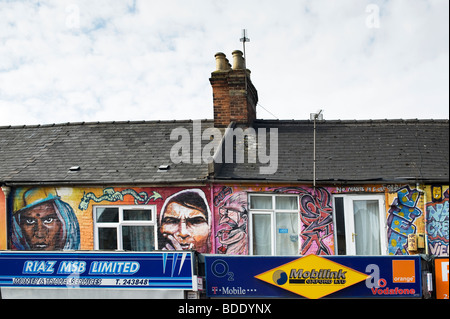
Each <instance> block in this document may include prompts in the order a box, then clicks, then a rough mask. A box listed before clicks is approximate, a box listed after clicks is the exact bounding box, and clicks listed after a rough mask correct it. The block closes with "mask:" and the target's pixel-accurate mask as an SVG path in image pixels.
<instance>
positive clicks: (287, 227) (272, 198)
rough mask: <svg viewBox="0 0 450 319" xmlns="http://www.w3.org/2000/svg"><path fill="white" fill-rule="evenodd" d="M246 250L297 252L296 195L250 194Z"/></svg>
mask: <svg viewBox="0 0 450 319" xmlns="http://www.w3.org/2000/svg"><path fill="white" fill-rule="evenodd" d="M249 201H250V253H251V254H253V255H298V253H299V233H298V230H299V211H298V196H291V195H266V194H264V195H263V194H252V195H250V200H249Z"/></svg>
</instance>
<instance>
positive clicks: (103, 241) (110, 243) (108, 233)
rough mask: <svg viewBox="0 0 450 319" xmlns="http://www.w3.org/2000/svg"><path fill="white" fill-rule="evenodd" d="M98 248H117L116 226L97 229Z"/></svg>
mask: <svg viewBox="0 0 450 319" xmlns="http://www.w3.org/2000/svg"><path fill="white" fill-rule="evenodd" d="M98 249H105V250H109V249H117V228H99V229H98Z"/></svg>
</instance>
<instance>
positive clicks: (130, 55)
mask: <svg viewBox="0 0 450 319" xmlns="http://www.w3.org/2000/svg"><path fill="white" fill-rule="evenodd" d="M243 28H246V29H247V31H248V37H249V38H250V42H249V43H247V44H246V53H247V67H248V68H249V69H250V70H251V71H252V73H251V74H252V75H251V78H252V81H253V84H254V85H255V87H256V88H257V90H258V95H259V103H260V105H262V107H264V108H265V109H267V110H269V111H270V112H271V113H273V114H274V115H275V116H276V117H277V118H279V119H299V120H304V119H308V118H309V113H312V112H315V111H317V110H318V109H323V110H324V118H325V119H330V120H331V119H385V118H389V119H400V118H401V119H413V118H419V119H430V118H433V119H442V118H444V119H448V118H449V89H448V88H449V1H448V0H403V1H401V0H390V1H387V0H385V1H381V0H380V1H378V0H372V1H368V0H339V1H335V0H303V1H299V0H267V1H265V0H259V1H258V0H244V1H243V0H237V1H234V0H222V1H219V0H164V1H154V0H118V1H99V0H95V1H91V0H87V1H81V0H80V1H79V0H70V1H62V0H57V1H36V0H30V1H5V0H0V125H22V124H49V123H64V122H80V121H85V122H91V121H113V120H116V121H121V120H170V119H179V120H181V119H205V118H209V119H212V118H213V107H212V90H211V86H210V83H209V77H210V75H211V72H212V71H214V69H215V59H214V54H215V53H216V52H219V51H221V52H224V53H225V54H226V55H227V57H229V58H230V59H231V52H232V51H233V50H235V49H241V50H242V43H241V42H240V41H239V38H240V37H241V30H242V29H243ZM262 107H261V106H258V108H257V117H258V118H264V119H272V118H274V117H273V116H272V115H271V114H270V113H268V112H266V111H265V110H264V109H263V108H262Z"/></svg>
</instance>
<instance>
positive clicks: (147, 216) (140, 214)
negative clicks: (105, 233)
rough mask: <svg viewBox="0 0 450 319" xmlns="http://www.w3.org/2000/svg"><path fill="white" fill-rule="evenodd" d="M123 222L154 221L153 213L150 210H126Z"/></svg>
mask: <svg viewBox="0 0 450 319" xmlns="http://www.w3.org/2000/svg"><path fill="white" fill-rule="evenodd" d="M123 220H147V221H151V220H152V211H151V210H150V209H143V210H137V209H124V210H123Z"/></svg>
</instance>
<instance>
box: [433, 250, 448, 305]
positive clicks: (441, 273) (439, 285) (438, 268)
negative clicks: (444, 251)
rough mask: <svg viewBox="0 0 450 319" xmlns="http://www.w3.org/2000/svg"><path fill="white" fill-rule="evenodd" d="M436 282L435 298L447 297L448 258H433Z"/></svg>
mask: <svg viewBox="0 0 450 319" xmlns="http://www.w3.org/2000/svg"><path fill="white" fill-rule="evenodd" d="M434 274H435V278H436V280H435V282H436V299H449V298H448V295H449V290H448V289H449V288H448V258H441V257H437V258H436V259H435V260H434Z"/></svg>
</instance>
